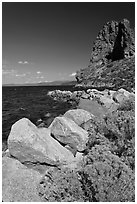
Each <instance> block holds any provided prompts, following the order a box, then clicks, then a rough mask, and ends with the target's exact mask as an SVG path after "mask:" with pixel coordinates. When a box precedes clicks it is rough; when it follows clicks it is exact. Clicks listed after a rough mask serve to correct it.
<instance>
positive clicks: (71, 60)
mask: <svg viewBox="0 0 137 204" xmlns="http://www.w3.org/2000/svg"><path fill="white" fill-rule="evenodd" d="M123 18H127V19H128V20H129V21H130V25H131V27H132V28H134V24H135V4H134V3H133V2H130V3H127V2H122V3H120V2H114V3H113V2H110V3H107V2H100V3H99V2H98V3H97V2H94V3H93V2H85V3H84V2H76V3H75V2H63V3H62V2H42V3H40V2H37V3H36V2H3V3H2V83H3V84H9V83H14V84H25V83H39V82H48V81H56V80H74V79H75V72H76V71H77V70H79V69H81V68H85V67H87V66H88V65H89V60H90V53H91V49H92V45H93V42H94V40H95V39H96V36H97V34H98V33H99V31H100V29H102V27H103V25H104V24H105V23H106V22H108V21H111V20H116V21H120V20H122V19H123Z"/></svg>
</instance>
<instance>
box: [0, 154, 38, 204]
mask: <svg viewBox="0 0 137 204" xmlns="http://www.w3.org/2000/svg"><path fill="white" fill-rule="evenodd" d="M40 179H41V175H40V174H39V173H38V172H37V171H34V170H31V169H28V168H27V167H26V166H24V165H23V164H21V163H20V162H19V161H17V160H15V159H12V158H8V157H3V159H2V200H3V202H41V201H42V200H41V198H40V197H39V195H38V191H37V186H38V183H39V181H40Z"/></svg>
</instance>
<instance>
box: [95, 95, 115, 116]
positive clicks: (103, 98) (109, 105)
mask: <svg viewBox="0 0 137 204" xmlns="http://www.w3.org/2000/svg"><path fill="white" fill-rule="evenodd" d="M99 100H100V101H101V103H103V106H105V107H106V108H107V109H109V110H110V111H111V112H112V111H115V110H117V108H118V104H116V103H115V101H114V100H112V99H111V98H109V97H107V96H101V97H100V98H99Z"/></svg>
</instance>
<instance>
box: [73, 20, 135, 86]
mask: <svg viewBox="0 0 137 204" xmlns="http://www.w3.org/2000/svg"><path fill="white" fill-rule="evenodd" d="M134 55H135V36H134V31H133V30H132V29H131V28H130V23H129V21H128V20H126V19H124V20H122V21H121V22H116V21H111V22H108V23H106V24H105V25H104V26H103V29H102V30H101V31H100V32H99V34H98V36H97V38H96V40H95V42H94V45H93V48H92V52H91V58H90V63H89V66H88V67H87V68H85V69H81V70H80V71H77V74H76V79H77V82H78V85H79V86H94V87H103V86H106V87H111V88H112V87H113V88H117V87H118V88H126V86H128V89H131V88H133V87H134V80H135V79H134V75H135V73H134V69H135V59H134Z"/></svg>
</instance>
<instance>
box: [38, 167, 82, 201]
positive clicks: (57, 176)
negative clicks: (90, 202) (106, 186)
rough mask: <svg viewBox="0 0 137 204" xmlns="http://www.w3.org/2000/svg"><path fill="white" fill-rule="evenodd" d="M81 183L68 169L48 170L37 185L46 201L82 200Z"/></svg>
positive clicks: (74, 173) (75, 174)
mask: <svg viewBox="0 0 137 204" xmlns="http://www.w3.org/2000/svg"><path fill="white" fill-rule="evenodd" d="M81 186H82V185H81V183H80V181H79V180H78V175H77V173H76V172H74V171H72V170H70V169H67V168H65V169H60V170H59V169H58V170H57V169H54V170H50V171H48V173H47V174H46V175H45V177H44V178H43V180H42V181H41V183H40V185H39V195H40V196H41V197H42V198H43V200H44V201H46V202H55V201H58V202H74V201H84V198H83V191H82V188H81Z"/></svg>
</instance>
